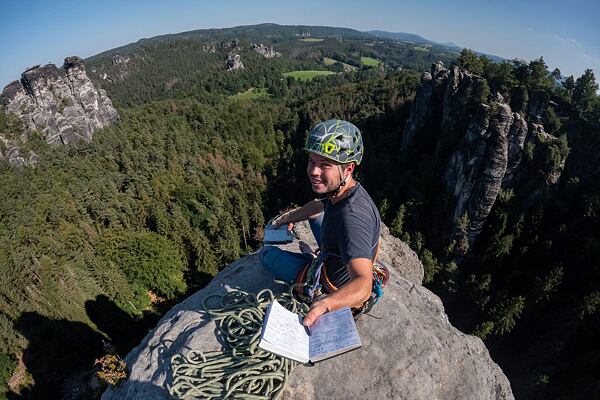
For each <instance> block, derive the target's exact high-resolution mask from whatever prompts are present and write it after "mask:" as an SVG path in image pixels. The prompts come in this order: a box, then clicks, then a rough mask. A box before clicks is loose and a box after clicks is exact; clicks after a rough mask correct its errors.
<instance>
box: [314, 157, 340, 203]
mask: <svg viewBox="0 0 600 400" xmlns="http://www.w3.org/2000/svg"><path fill="white" fill-rule="evenodd" d="M339 166H340V164H338V163H336V162H335V161H332V160H330V159H328V158H326V157H323V156H321V155H318V154H315V153H309V154H308V166H307V167H306V173H307V174H308V178H309V179H310V184H311V186H312V190H313V192H315V193H319V194H324V193H328V192H331V191H333V190H335V189H337V188H338V187H339V186H340V183H341V179H342V178H341V177H340V167H339Z"/></svg>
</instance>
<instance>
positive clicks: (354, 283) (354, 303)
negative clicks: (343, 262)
mask: <svg viewBox="0 0 600 400" xmlns="http://www.w3.org/2000/svg"><path fill="white" fill-rule="evenodd" d="M347 268H348V272H349V274H350V281H349V282H347V283H346V284H344V285H343V286H342V287H340V288H339V289H338V290H336V291H335V292H333V293H331V294H329V295H327V297H325V298H323V299H321V300H319V301H316V302H314V303H313V304H312V306H311V307H310V310H309V312H308V314H306V316H305V317H304V321H303V323H304V325H305V326H311V325H312V324H314V323H315V321H316V320H317V319H318V317H319V316H321V315H322V314H325V313H327V312H330V311H335V310H339V309H340V308H343V307H346V306H348V307H360V306H361V305H362V304H363V303H364V302H365V301H367V300H368V299H369V296H370V295H371V287H372V286H373V272H372V270H373V262H372V261H371V260H369V259H368V258H355V259H352V260H350V262H349V263H348V265H347Z"/></svg>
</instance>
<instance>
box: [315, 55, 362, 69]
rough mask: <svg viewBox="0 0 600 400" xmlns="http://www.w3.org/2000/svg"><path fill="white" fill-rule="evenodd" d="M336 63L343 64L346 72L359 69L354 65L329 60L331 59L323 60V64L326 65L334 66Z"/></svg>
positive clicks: (325, 58)
mask: <svg viewBox="0 0 600 400" xmlns="http://www.w3.org/2000/svg"><path fill="white" fill-rule="evenodd" d="M336 62H339V63H340V64H342V65H343V66H344V70H345V71H356V70H357V69H358V68H356V67H355V66H354V65H350V64H346V63H343V62H341V61H338V60H334V59H333V58H329V57H324V58H323V63H324V64H325V65H332V64H335V63H336Z"/></svg>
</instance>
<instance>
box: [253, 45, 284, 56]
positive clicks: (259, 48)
mask: <svg viewBox="0 0 600 400" xmlns="http://www.w3.org/2000/svg"><path fill="white" fill-rule="evenodd" d="M252 50H254V51H256V52H257V53H258V54H262V55H263V56H265V58H274V57H281V53H279V52H277V51H275V50H273V46H271V47H267V46H265V45H264V44H262V43H261V44H254V43H253V44H252Z"/></svg>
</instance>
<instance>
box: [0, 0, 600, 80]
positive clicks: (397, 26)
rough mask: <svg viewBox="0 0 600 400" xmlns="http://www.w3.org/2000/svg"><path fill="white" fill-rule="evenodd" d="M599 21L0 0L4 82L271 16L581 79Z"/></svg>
mask: <svg viewBox="0 0 600 400" xmlns="http://www.w3.org/2000/svg"><path fill="white" fill-rule="evenodd" d="M599 20H600V1H597V0H572V1H570V2H565V1H554V0H548V1H544V2H542V1H532V0H521V1H513V0H504V1H494V0H492V1H487V2H486V1H467V0H455V1H452V2H447V1H446V2H443V1H438V0H427V1H410V2H406V1H384V0H369V1H364V0H363V1H354V0H345V1H338V0H330V1H327V2H317V1H313V0H304V1H297V0H296V1H293V2H285V1H272V0H254V1H238V0H227V1H218V2H208V1H191V0H170V1H166V0H165V1H154V0H150V1H139V0H120V1H113V0H105V1H86V0H80V1H70V0H69V1H67V0H55V1H38V0H31V1H27V2H22V1H14V0H0V54H2V62H1V63H0V87H4V85H6V84H7V83H9V82H10V81H12V80H15V79H18V78H19V77H20V74H21V72H23V71H24V70H25V68H27V67H28V66H31V65H35V64H45V63H48V62H53V63H55V64H57V65H62V62H63V59H64V58H65V57H67V56H71V55H78V56H80V57H84V58H85V57H89V56H92V55H94V54H97V53H100V52H102V51H105V50H109V49H111V48H114V47H118V46H120V45H124V44H127V43H131V42H135V41H137V40H139V39H141V38H143V37H152V36H156V35H160V34H165V33H177V32H182V31H187V30H193V29H202V28H222V27H231V26H236V25H250V24H258V23H264V22H274V23H278V24H284V25H288V24H289V25H293V24H294V25H328V26H340V27H348V28H354V29H358V30H371V29H380V30H387V31H390V32H410V33H416V34H419V35H421V36H423V37H425V38H428V39H431V40H435V41H438V42H454V43H456V44H458V45H460V46H464V47H467V48H471V49H473V50H478V51H482V52H485V53H490V54H495V55H498V56H501V57H505V58H521V59H525V60H531V59H533V58H538V57H540V56H544V60H545V61H546V63H547V64H548V66H549V67H550V68H551V69H553V68H555V67H558V68H560V70H561V71H562V72H563V75H571V74H573V75H574V76H575V78H577V77H578V76H580V75H581V74H582V73H583V71H584V70H585V69H586V68H591V69H593V70H594V73H595V74H596V75H597V76H598V75H599V74H600V22H599ZM599 78H600V77H599ZM598 80H600V79H598Z"/></svg>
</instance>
